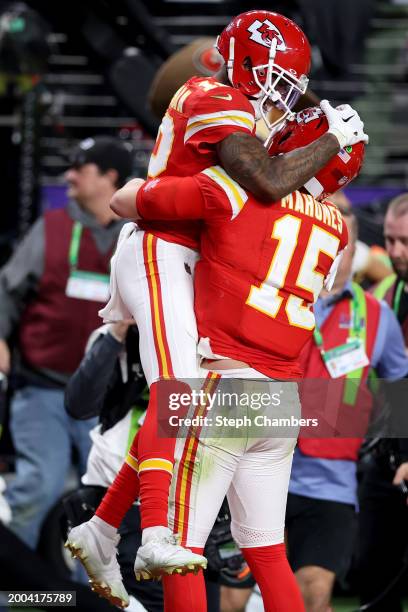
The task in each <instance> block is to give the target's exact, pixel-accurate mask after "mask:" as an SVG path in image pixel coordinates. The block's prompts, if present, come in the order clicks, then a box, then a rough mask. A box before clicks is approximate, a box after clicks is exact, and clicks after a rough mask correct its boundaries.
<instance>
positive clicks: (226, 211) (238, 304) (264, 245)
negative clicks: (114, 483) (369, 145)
mask: <svg viewBox="0 0 408 612" xmlns="http://www.w3.org/2000/svg"><path fill="white" fill-rule="evenodd" d="M327 128H328V123H327V120H326V118H325V116H324V115H323V113H322V111H321V110H320V109H319V108H313V109H308V110H306V111H303V112H301V113H299V114H298V115H297V119H296V121H295V122H294V123H293V125H292V126H290V125H289V127H287V128H286V129H285V131H284V132H283V133H282V135H280V134H278V135H277V137H276V139H275V143H274V147H273V150H272V152H275V153H277V152H279V146H280V138H282V145H281V146H283V144H284V146H285V149H286V150H290V149H291V148H292V147H298V146H301V145H306V144H307V143H308V142H310V141H312V140H315V139H316V137H318V136H320V135H321V134H322V133H324V132H326V131H327ZM363 151H364V146H363V144H357V145H355V146H353V147H347V150H344V151H341V152H340V153H339V154H338V155H337V156H336V157H335V158H334V159H333V160H332V161H331V162H329V163H328V164H327V165H326V167H325V168H324V169H323V170H322V171H320V172H319V173H317V174H316V176H314V177H313V178H312V179H311V180H309V181H308V182H307V183H306V185H305V188H303V189H301V190H299V191H295V192H294V193H292V194H290V195H289V196H287V197H285V198H282V199H281V200H280V201H279V202H277V203H275V205H274V206H269V207H268V206H264V205H263V204H262V203H261V202H259V201H258V200H256V199H255V198H254V197H253V196H252V195H251V194H250V193H248V192H247V191H245V190H243V189H242V188H241V186H240V185H239V184H238V183H236V182H235V181H233V180H232V179H231V178H230V177H229V176H228V175H227V174H226V173H225V172H224V171H223V169H222V168H221V167H219V166H215V167H211V168H208V169H206V170H204V171H203V172H201V173H200V174H198V175H196V176H195V177H191V178H188V177H186V178H173V177H165V178H162V179H158V180H157V181H154V182H150V183H146V185H145V186H144V187H143V188H142V189H140V190H139V191H138V186H140V180H138V179H136V181H135V182H134V190H135V192H137V191H138V193H137V198H136V211H135V203H134V201H133V203H132V206H133V210H134V211H135V213H134V217H135V218H136V219H150V220H156V219H160V220H177V219H203V220H204V223H205V225H204V228H203V231H202V234H201V259H200V260H199V262H198V263H197V265H196V270H195V283H194V284H195V313H196V318H197V325H198V331H199V337H200V341H199V345H198V347H199V352H200V354H201V356H202V358H203V360H204V361H203V367H204V368H206V369H208V370H210V371H211V374H210V376H211V378H210V379H207V387H206V389H209V390H210V392H211V393H213V394H214V395H215V393H216V391H217V392H218V389H221V386H220V385H221V383H223V382H224V381H225V380H227V381H228V379H233V381H234V382H233V384H232V386H229V387H228V388H227V391H229V392H230V391H234V390H235V391H236V390H237V386H238V388H239V389H240V391H241V392H242V391H244V392H247V393H248V394H249V395H250V394H251V393H257V395H258V394H259V392H262V391H263V392H267V394H268V395H269V397H273V394H274V393H276V392H277V391H278V392H279V393H281V394H282V401H281V403H280V405H279V408H278V410H277V411H276V412H275V413H274V414H275V416H278V415H279V416H284V417H288V416H290V415H289V414H288V409H289V408H290V409H291V410H292V411H294V412H293V414H297V410H298V409H299V404H298V398H297V391H296V383H294V382H289V381H293V379H296V378H300V376H301V370H300V367H299V363H298V357H299V353H300V351H301V349H302V347H303V346H304V344H305V343H306V342H307V341H308V339H309V338H310V337H311V334H312V333H313V328H314V315H313V311H312V308H311V306H312V304H313V303H314V302H315V301H316V299H317V297H318V295H319V293H320V291H321V289H322V287H323V284H325V285H326V287H327V288H330V285H331V282H332V281H333V280H334V274H335V270H336V266H337V264H338V261H339V253H340V252H341V251H342V250H343V249H344V248H345V246H346V244H347V227H346V224H345V223H344V222H343V219H342V216H341V214H340V211H339V210H338V209H337V208H336V207H335V206H334V205H331V204H329V203H328V202H327V200H326V202H325V203H323V202H321V201H320V200H323V199H326V198H327V197H328V196H329V195H330V194H331V193H332V192H334V191H336V190H337V189H338V188H340V187H341V186H344V185H345V184H347V183H348V182H349V181H350V180H351V179H352V178H354V176H355V175H356V174H357V173H358V171H359V170H360V168H361V165H362V160H363ZM311 194H313V196H314V197H313V196H312V195H311ZM129 204H130V203H129ZM128 213H129V214H130V213H131V210H129V211H128ZM138 222H139V221H138ZM117 281H118V284H119V286H120V287H123V286H125V285H126V284H129V283H128V279H127V275H126V273H125V267H124V266H121V267H120V268H119V271H118V278H117ZM136 291H137V288H136V287H129V293H130V292H135V296H134V299H136ZM274 379H275V380H274ZM276 379H279V380H276ZM283 380H287V381H288V382H286V383H284V384H282V381H283ZM261 381H262V382H263V385H262V386H261V385H260V382H261ZM237 382H238V383H239V385H237V384H236V383H237ZM234 385H235V386H234ZM163 399H164V396H163ZM200 411H201V412H200ZM234 412H237V413H239V406H234V410H233V411H232V414H234ZM241 412H242V411H241ZM289 412H290V410H289ZM204 413H205V411H204V412H203V411H202V407H200V406H199V407H198V408H197V409H196V411H195V412H194V413H193V414H194V416H196V417H197V416H202V415H203V414H204ZM248 413H249V414H251V410H249V411H248ZM205 414H207V415H210V417H211V416H212V417H213V418H212V421H213V422H214V419H215V418H216V417H215V414H217V412H215V414H214V413H212V414H211V413H208V412H207V413H205ZM245 414H246V412H245ZM258 418H261V417H258ZM264 423H265V421H262V420H261V421H260V424H261V425H262V424H264ZM206 426H207V424H206V423H204V425H203V426H201V425H200V424H199V425H198V426H197V428H196V431H195V432H194V433H193V434H192V435H191V436H190V437H185V438H179V439H178V440H177V443H176V451H175V470H174V475H173V481H172V486H171V493H170V512H169V517H170V525H171V526H172V528H173V530H174V532H175V533H179V534H180V535H181V538H182V539H181V544H183V545H185V546H188V547H189V548H190V549H192V550H193V551H194V552H197V553H198V554H201V553H202V550H203V547H204V545H205V542H206V539H207V537H208V534H209V532H210V530H211V528H212V525H213V523H214V521H215V518H216V516H217V513H218V511H219V508H220V506H221V504H222V501H223V499H224V496H225V495H227V497H228V502H229V505H230V509H231V515H232V523H231V531H232V534H233V536H234V539H235V541H236V542H237V544H238V545H239V547H240V548H241V549H242V552H243V555H244V557H245V559H246V561H247V563H248V565H249V567H250V569H251V571H252V573H253V575H254V577H255V579H256V581H257V583H258V585H259V587H260V589H261V593H262V597H263V601H264V606H265V610H267V611H268V610H291V612H298V611H300V610H303V609H304V608H303V603H302V600H301V596H300V592H299V590H298V587H297V585H296V583H295V580H294V577H293V574H292V572H291V570H290V568H289V565H288V563H287V559H286V553H285V545H284V516H285V506H286V497H287V490H288V481H289V475H290V468H291V462H292V453H293V449H294V446H295V442H296V435H297V430H296V428H294V429H292V431H291V432H290V431H286V432H284V433H283V434H282V431H281V430H279V431H280V432H281V433H279V432H278V431H276V432H275V433H274V432H273V430H271V429H270V430H269V432H268V433H266V431H265V429H264V430H262V427H261V429H260V430H259V431H261V434H260V435H257V433H256V427H255V430H254V429H252V431H251V429H250V426H248V427H247V428H246V429H245V428H244V431H243V432H242V433H241V435H242V438H234V439H232V440H231V439H226V438H225V437H223V435H227V436H228V434H226V432H225V430H224V429H223V430H221V433H220V434H218V433H213V432H214V426H213V429H211V426H210V427H209V429H207V430H206V431H205V429H206ZM200 430H201V432H200ZM203 432H204V435H203ZM251 435H252V438H251ZM267 436H268V437H267ZM284 436H286V437H284ZM135 570H136V573H137V572H140V573H142V572H145V566H144V564H143V563H141V560H140V559H138V558H137V559H136V565H135ZM152 575H154V572H152ZM164 587H165V598H166V609H169V610H177V611H178V612H179V611H184V610H186V611H187V610H192V609H194V610H195V611H198V612H204V611H205V610H206V604H205V590H204V583H203V580H202V575H199V576H192V575H189V576H187V577H183V578H182V577H179V576H171V577H170V576H166V577H165V578H164Z"/></svg>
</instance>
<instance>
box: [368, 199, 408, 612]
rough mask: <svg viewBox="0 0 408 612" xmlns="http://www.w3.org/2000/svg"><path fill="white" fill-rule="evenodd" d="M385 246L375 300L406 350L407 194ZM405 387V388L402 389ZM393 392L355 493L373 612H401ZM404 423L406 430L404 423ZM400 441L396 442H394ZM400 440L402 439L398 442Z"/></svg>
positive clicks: (401, 508) (405, 516) (401, 527)
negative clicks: (385, 268)
mask: <svg viewBox="0 0 408 612" xmlns="http://www.w3.org/2000/svg"><path fill="white" fill-rule="evenodd" d="M384 236H385V247H386V250H387V253H388V255H389V257H390V259H391V263H392V267H393V269H394V272H395V274H393V275H391V276H389V277H387V278H386V279H384V280H383V281H382V282H381V283H380V284H379V285H378V286H377V287H376V288H375V290H374V295H375V296H376V297H377V298H379V299H384V301H386V302H387V303H388V305H389V306H390V307H391V308H392V309H393V311H394V313H395V315H396V317H397V318H398V321H399V324H400V325H401V330H402V333H403V335H404V339H405V346H407V345H408V291H407V289H408V193H404V194H402V195H400V196H398V197H397V198H395V199H393V200H392V201H391V202H390V204H389V206H388V210H387V214H386V217H385V222H384ZM404 382H405V384H404ZM404 382H401V383H399V384H398V385H397V386H396V387H395V389H393V396H394V397H393V398H391V403H392V410H391V416H392V418H391V419H390V422H389V423H388V424H387V425H388V432H387V434H386V435H388V436H389V439H383V440H380V441H379V442H378V444H377V445H376V446H373V448H372V451H371V453H370V454H369V455H368V456H366V458H365V461H364V462H363V463H362V471H363V476H362V481H361V485H360V490H359V504H360V514H359V543H358V544H359V546H358V557H359V563H358V565H359V569H360V581H359V584H360V596H361V602H362V603H363V604H365V609H367V610H370V611H371V610H372V611H373V612H374V611H375V612H400V611H401V610H402V593H401V588H400V587H401V586H402V584H403V576H404V575H406V573H407V569H408V565H407V546H408V536H407V534H408V532H407V521H408V506H407V493H408V491H407V483H406V481H408V439H407V438H408V431H407V426H406V418H407V417H406V414H407V411H406V409H407V406H406V397H407V395H406V384H407V383H406V381H404ZM404 422H405V427H404V425H403V423H404ZM396 436H401V437H396ZM402 436H404V437H402Z"/></svg>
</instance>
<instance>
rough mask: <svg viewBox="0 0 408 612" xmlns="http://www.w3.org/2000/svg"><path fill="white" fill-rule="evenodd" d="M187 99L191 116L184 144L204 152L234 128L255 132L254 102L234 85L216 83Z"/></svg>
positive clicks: (250, 132)
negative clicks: (211, 87)
mask: <svg viewBox="0 0 408 612" xmlns="http://www.w3.org/2000/svg"><path fill="white" fill-rule="evenodd" d="M192 98H193V99H192V100H191V101H190V100H188V99H187V100H186V104H187V105H189V106H188V107H187V110H188V113H187V114H188V120H187V125H186V130H185V135H184V144H185V145H189V146H196V147H198V148H199V149H200V151H201V152H202V153H203V152H205V151H206V150H211V149H213V148H214V145H215V144H217V143H218V142H220V141H221V140H224V138H226V137H227V136H228V135H229V134H232V133H233V132H245V133H247V134H251V135H254V134H255V115H254V111H253V108H252V105H251V103H250V102H249V100H248V99H247V98H245V96H244V95H243V94H241V93H240V92H239V91H237V90H236V89H234V88H232V87H228V86H222V85H220V86H219V87H215V88H213V89H210V90H209V91H203V92H202V93H201V92H200V95H198V94H195V95H194V96H192Z"/></svg>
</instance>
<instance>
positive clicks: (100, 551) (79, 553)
mask: <svg viewBox="0 0 408 612" xmlns="http://www.w3.org/2000/svg"><path fill="white" fill-rule="evenodd" d="M119 540H120V536H119V535H117V536H115V537H114V538H110V537H107V536H106V535H105V534H103V533H102V532H101V531H100V530H99V529H98V526H97V525H95V524H94V523H91V522H89V521H88V522H87V523H82V524H81V525H78V526H77V527H74V528H73V529H71V531H70V532H69V534H68V539H67V541H66V542H65V548H68V549H69V550H70V551H71V554H72V556H73V557H74V559H75V558H77V559H79V560H80V561H81V563H82V565H83V566H84V568H85V569H86V572H87V574H88V576H89V582H90V583H91V587H92V590H93V591H95V592H96V593H98V595H101V597H104V598H105V599H107V600H108V601H110V603H112V604H113V605H114V606H119V607H120V608H127V606H128V605H129V595H128V594H127V592H126V589H125V587H124V585H123V581H122V574H121V573H120V567H119V563H118V561H117V559H116V555H117V548H116V547H117V545H118V544H119Z"/></svg>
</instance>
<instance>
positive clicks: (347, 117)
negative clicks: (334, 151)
mask: <svg viewBox="0 0 408 612" xmlns="http://www.w3.org/2000/svg"><path fill="white" fill-rule="evenodd" d="M320 108H321V109H322V111H323V112H324V114H325V115H326V117H327V121H328V122H329V129H328V130H327V131H328V133H329V134H333V135H334V136H336V138H337V140H338V141H339V144H340V148H341V149H343V148H344V147H347V146H351V145H354V144H356V143H357V142H364V143H365V144H368V136H367V134H365V133H364V123H363V122H362V121H361V119H360V116H359V114H358V112H357V111H355V110H354V108H351V106H350V105H349V104H343V105H341V106H338V107H337V108H334V107H333V106H332V105H331V104H330V102H329V101H328V100H322V101H321V102H320Z"/></svg>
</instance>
